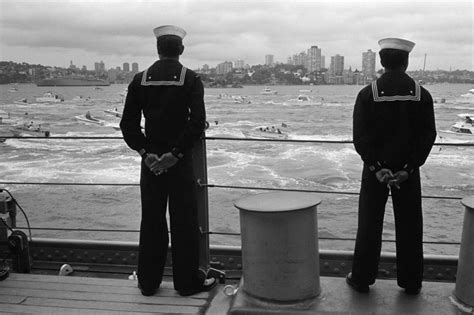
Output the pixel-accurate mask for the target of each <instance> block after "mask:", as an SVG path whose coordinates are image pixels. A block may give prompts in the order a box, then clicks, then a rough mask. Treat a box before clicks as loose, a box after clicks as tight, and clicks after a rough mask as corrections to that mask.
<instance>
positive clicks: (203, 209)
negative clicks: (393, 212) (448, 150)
mask: <svg viewBox="0 0 474 315" xmlns="http://www.w3.org/2000/svg"><path fill="white" fill-rule="evenodd" d="M3 138H5V139H7V141H8V139H34V140H38V141H54V140H71V139H72V140H123V138H122V137H116V136H114V137H111V136H103V137H65V136H51V137H47V138H45V137H33V136H21V137H18V136H6V137H3ZM207 141H251V142H280V143H310V144H311V143H312V144H335V145H338V144H350V143H352V141H350V140H292V139H253V138H252V139H251V138H233V137H202V139H201V140H200V141H197V142H196V144H195V146H194V152H193V156H194V158H195V159H194V164H195V165H194V168H195V173H196V174H195V175H196V178H197V185H198V187H199V189H198V211H199V222H200V228H201V232H202V233H201V240H200V242H201V249H202V253H201V265H203V266H208V265H209V235H211V234H213V235H236V236H238V235H240V234H239V233H232V232H217V231H210V230H209V217H208V213H209V202H208V193H209V192H208V189H209V188H212V189H216V188H226V189H241V190H262V191H276V190H278V191H298V192H307V193H324V194H340V195H358V194H359V192H353V191H337V190H313V189H298V188H275V187H255V186H237V185H221V184H219V183H209V182H208V177H207V149H206V142H207ZM435 146H464V147H472V146H474V143H435ZM0 185H38V186H41V185H48V186H53V185H59V186H139V184H138V183H105V182H104V183H81V182H79V183H67V182H33V181H22V182H19V181H6V180H3V179H1V178H0ZM463 197H464V196H439V195H423V196H422V198H425V199H444V200H461V199H462V198H463ZM18 228H20V229H26V228H27V227H18ZM31 229H32V230H47V231H81V232H120V233H138V232H139V231H138V230H131V229H87V228H50V227H35V226H33V227H31ZM319 239H321V240H341V241H354V240H355V239H354V238H341V237H319ZM383 242H395V240H391V239H384V240H383ZM424 243H425V244H440V245H459V244H460V243H459V242H441V241H436V242H430V241H425V242H424Z"/></svg>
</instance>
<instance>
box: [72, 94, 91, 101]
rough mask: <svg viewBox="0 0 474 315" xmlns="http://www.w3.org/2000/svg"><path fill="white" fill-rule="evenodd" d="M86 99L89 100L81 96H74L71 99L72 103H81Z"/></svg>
mask: <svg viewBox="0 0 474 315" xmlns="http://www.w3.org/2000/svg"><path fill="white" fill-rule="evenodd" d="M87 99H89V97H87V98H85V97H84V96H82V95H76V96H74V97H73V98H72V100H73V101H83V100H87Z"/></svg>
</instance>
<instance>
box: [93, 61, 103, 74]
mask: <svg viewBox="0 0 474 315" xmlns="http://www.w3.org/2000/svg"><path fill="white" fill-rule="evenodd" d="M94 70H95V71H96V72H103V71H105V64H104V62H103V61H102V60H101V61H100V62H95V63H94Z"/></svg>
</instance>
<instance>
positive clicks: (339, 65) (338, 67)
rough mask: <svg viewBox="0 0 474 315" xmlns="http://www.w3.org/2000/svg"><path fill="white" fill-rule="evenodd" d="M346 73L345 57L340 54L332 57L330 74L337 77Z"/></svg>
mask: <svg viewBox="0 0 474 315" xmlns="http://www.w3.org/2000/svg"><path fill="white" fill-rule="evenodd" d="M343 71H344V56H341V55H339V54H337V55H335V56H331V65H330V66H329V73H330V74H331V75H334V76H337V75H342V72H343Z"/></svg>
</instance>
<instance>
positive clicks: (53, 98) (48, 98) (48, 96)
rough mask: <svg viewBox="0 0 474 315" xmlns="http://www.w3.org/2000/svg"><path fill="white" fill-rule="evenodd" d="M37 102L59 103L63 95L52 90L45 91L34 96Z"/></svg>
mask: <svg viewBox="0 0 474 315" xmlns="http://www.w3.org/2000/svg"><path fill="white" fill-rule="evenodd" d="M36 101H37V102H38V103H59V102H63V101H64V97H62V96H61V95H58V94H54V93H53V92H45V93H44V94H43V96H40V97H36Z"/></svg>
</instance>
